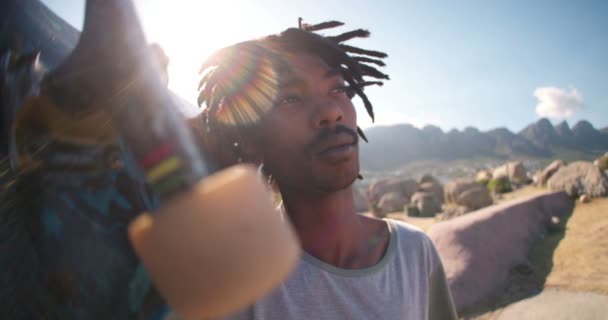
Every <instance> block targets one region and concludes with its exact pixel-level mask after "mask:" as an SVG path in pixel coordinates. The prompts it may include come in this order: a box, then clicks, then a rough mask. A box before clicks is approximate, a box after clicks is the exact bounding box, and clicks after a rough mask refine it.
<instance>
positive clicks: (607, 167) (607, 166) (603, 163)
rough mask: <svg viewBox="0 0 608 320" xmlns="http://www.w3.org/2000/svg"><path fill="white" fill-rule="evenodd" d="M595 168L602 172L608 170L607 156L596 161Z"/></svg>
mask: <svg viewBox="0 0 608 320" xmlns="http://www.w3.org/2000/svg"><path fill="white" fill-rule="evenodd" d="M597 166H598V167H599V168H600V169H602V170H608V156H603V157H601V158H599V159H598V160H597Z"/></svg>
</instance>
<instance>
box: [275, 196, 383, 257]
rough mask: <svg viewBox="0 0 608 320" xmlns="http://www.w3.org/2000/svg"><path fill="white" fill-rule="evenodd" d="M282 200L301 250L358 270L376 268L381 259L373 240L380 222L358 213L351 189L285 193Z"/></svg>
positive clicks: (375, 242)
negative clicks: (315, 192) (319, 192)
mask: <svg viewBox="0 0 608 320" xmlns="http://www.w3.org/2000/svg"><path fill="white" fill-rule="evenodd" d="M283 201H284V204H285V210H286V212H287V215H288V216H289V217H290V218H291V221H292V223H293V224H294V226H295V229H296V232H297V233H298V237H299V238H300V241H301V243H302V248H303V249H304V251H306V252H307V253H309V254H311V255H313V256H315V257H316V258H318V259H320V260H322V261H324V262H327V263H329V264H331V265H334V266H336V267H341V268H345V269H357V268H364V267H369V266H371V265H374V264H375V263H376V262H377V260H379V258H378V257H379V256H380V257H381V256H382V255H381V254H380V255H378V253H377V251H378V248H377V247H378V246H377V243H378V241H375V240H374V239H372V238H374V237H375V235H377V234H378V232H379V228H378V222H377V221H374V220H372V219H369V218H364V217H361V216H360V215H358V214H357V213H356V212H355V205H354V197H353V193H352V187H348V188H346V189H343V190H340V191H337V192H332V193H327V194H303V193H302V192H283ZM380 231H382V230H380ZM381 249H382V248H381Z"/></svg>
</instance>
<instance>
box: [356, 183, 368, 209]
mask: <svg viewBox="0 0 608 320" xmlns="http://www.w3.org/2000/svg"><path fill="white" fill-rule="evenodd" d="M353 197H354V200H355V210H356V211H357V212H367V211H369V204H368V203H367V198H366V197H365V196H364V195H363V192H362V191H361V189H359V188H356V187H353Z"/></svg>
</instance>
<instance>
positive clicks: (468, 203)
mask: <svg viewBox="0 0 608 320" xmlns="http://www.w3.org/2000/svg"><path fill="white" fill-rule="evenodd" d="M445 201H446V203H448V204H454V205H458V206H465V207H467V208H469V210H477V209H480V208H483V207H485V206H489V205H491V204H492V196H491V195H490V191H488V189H487V188H486V187H485V186H484V185H482V184H480V183H478V182H477V181H473V180H462V179H459V180H454V181H451V182H449V183H447V184H446V185H445Z"/></svg>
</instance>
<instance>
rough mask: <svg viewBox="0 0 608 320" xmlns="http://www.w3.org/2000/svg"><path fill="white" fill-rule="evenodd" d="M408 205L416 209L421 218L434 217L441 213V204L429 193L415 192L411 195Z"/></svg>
mask: <svg viewBox="0 0 608 320" xmlns="http://www.w3.org/2000/svg"><path fill="white" fill-rule="evenodd" d="M410 205H412V206H415V207H416V208H417V209H418V213H419V216H421V217H434V216H435V214H436V213H438V212H441V202H439V201H438V199H437V197H436V196H435V195H434V194H433V193H430V192H420V191H418V192H416V193H414V195H412V199H411V200H410Z"/></svg>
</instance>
